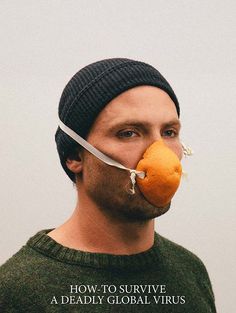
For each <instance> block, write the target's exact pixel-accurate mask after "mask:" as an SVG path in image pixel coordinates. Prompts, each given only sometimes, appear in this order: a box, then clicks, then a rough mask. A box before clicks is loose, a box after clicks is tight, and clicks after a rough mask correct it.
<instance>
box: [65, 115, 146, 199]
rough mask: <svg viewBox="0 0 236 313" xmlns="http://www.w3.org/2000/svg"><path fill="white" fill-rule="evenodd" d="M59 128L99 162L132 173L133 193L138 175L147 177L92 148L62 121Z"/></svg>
mask: <svg viewBox="0 0 236 313" xmlns="http://www.w3.org/2000/svg"><path fill="white" fill-rule="evenodd" d="M59 127H60V128H61V129H62V130H63V131H64V132H65V133H66V134H67V135H68V136H70V137H71V138H73V139H74V140H75V141H76V142H78V143H79V144H80V145H81V146H82V147H84V148H85V149H86V150H87V151H89V152H90V153H92V154H93V155H94V156H95V157H97V158H98V159H99V160H101V161H103V162H105V163H106V164H108V165H111V166H115V167H118V168H120V169H123V170H127V171H129V172H130V179H131V182H132V189H130V190H131V192H132V193H135V191H134V186H135V183H136V180H135V177H136V175H138V176H139V177H140V178H144V177H145V173H144V172H142V171H136V170H134V169H130V168H127V167H125V166H123V165H122V164H120V163H119V162H116V161H115V160H113V159H111V158H109V157H108V156H107V155H105V154H104V153H102V152H101V151H99V150H98V149H96V148H95V147H94V146H92V145H91V144H90V143H89V142H87V141H86V140H84V138H82V137H81V136H79V135H78V134H77V133H76V132H74V131H73V130H72V129H70V128H69V127H68V126H66V125H65V124H64V123H63V122H62V121H61V120H59Z"/></svg>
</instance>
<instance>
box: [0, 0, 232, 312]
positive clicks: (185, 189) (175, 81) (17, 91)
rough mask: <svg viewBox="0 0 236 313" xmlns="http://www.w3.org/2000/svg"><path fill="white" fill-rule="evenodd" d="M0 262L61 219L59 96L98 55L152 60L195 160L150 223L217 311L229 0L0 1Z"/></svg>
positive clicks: (71, 192) (71, 195)
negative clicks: (187, 253) (192, 262)
mask: <svg viewBox="0 0 236 313" xmlns="http://www.w3.org/2000/svg"><path fill="white" fill-rule="evenodd" d="M0 12H1V25H0V32H1V34H0V35H1V49H0V57H1V75H0V79H1V85H0V92H1V93H0V95H1V96H0V103H1V104H0V105H1V114H0V123H1V135H0V138H1V150H0V158H1V162H0V164H1V175H0V180H1V182H0V183H1V185H0V187H1V207H0V209H1V219H0V229H1V236H0V251H1V259H0V261H1V263H3V262H4V261H5V260H6V259H8V258H9V257H10V256H11V255H12V254H13V253H15V252H16V251H17V250H18V249H20V247H21V246H22V245H23V244H24V243H25V242H26V240H28V238H29V237H30V236H32V235H34V234H35V233H36V232H37V231H38V230H40V229H44V228H53V227H56V226H58V225H59V224H61V223H63V222H64V221H65V219H67V218H68V217H69V216H70V214H71V213H72V211H73V209H74V207H75V201H76V192H75V189H73V186H72V183H71V182H70V180H69V179H68V178H67V176H66V175H65V174H64V172H63V170H62V168H61V167H60V163H59V158H58V156H57V152H56V145H55V142H54V133H55V131H56V128H57V106H58V101H59V98H60V95H61V92H62V90H63V88H64V86H65V84H66V83H67V81H68V80H69V79H70V78H71V77H72V75H73V74H75V72H77V70H79V69H80V68H81V67H83V66H85V65H87V64H88V63H91V62H94V61H97V60H100V59H103V58H108V57H128V58H133V59H138V60H142V61H146V62H148V63H150V64H152V65H154V66H155V67H157V68H158V69H159V70H160V71H161V73H162V74H163V75H164V76H165V77H166V78H167V80H169V82H170V83H171V85H172V87H173V89H174V90H175V92H176V94H177V96H178V99H179V102H180V108H181V116H180V118H181V122H182V125H183V127H182V140H183V141H184V142H185V143H187V144H189V145H191V147H192V148H193V150H194V152H195V155H194V156H193V157H190V158H189V159H185V160H184V161H183V167H184V169H185V170H186V171H188V174H189V178H188V180H183V181H182V184H181V187H180V189H179V191H178V192H177V194H176V196H175V198H174V200H173V202H172V208H171V210H170V211H169V212H168V213H167V214H166V215H164V216H162V217H160V218H159V219H158V220H157V221H156V230H157V231H158V232H159V233H160V234H162V235H164V236H166V237H167V238H169V239H171V240H173V241H175V242H177V243H179V244H181V245H183V246H184V247H186V248H188V249H189V250H191V251H193V252H194V253H196V254H197V255H198V256H199V257H200V258H201V259H202V260H203V262H204V263H205V265H206V267H207V269H208V272H209V275H210V278H211V281H212V284H213V289H214V293H215V297H216V304H217V308H218V312H234V311H235V304H234V300H233V299H234V297H235V278H236V277H235V273H236V266H235V261H236V260H235V246H236V243H235V228H236V225H235V216H236V213H235V212H234V210H235V207H236V205H235V204H236V203H235V190H236V188H235V187H236V186H235V167H236V165H235V164H236V162H235V157H236V155H235V152H236V142H235V133H236V127H235V106H236V103H235V101H236V88H235V80H236V66H235V65H236V61H235V55H236V34H235V29H236V28H235V27H236V22H235V13H236V4H235V1H233V0H232V1H230V0H224V1H219V0H218V1H216V0H214V1H213V0H212V1H203V0H198V1H190V0H169V1H166V0H165V1H164V0H163V1H162V0H155V1H154V0H153V1H152V0H149V1H146V2H145V1H142V0H136V1H135V0H129V1H125V0H120V1H109V0H98V1H97V0H94V1H91V0H90V1H88V0H86V1H83V0H77V1H71V0H67V1H65V0H64V1H59V0H57V1H56V0H55V1H42V0H37V1H36V0H35V1H32V0H31V1H26V0H22V1H3V0H2V1H0Z"/></svg>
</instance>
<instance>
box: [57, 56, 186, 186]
mask: <svg viewBox="0 0 236 313" xmlns="http://www.w3.org/2000/svg"><path fill="white" fill-rule="evenodd" d="M141 85H149V86H156V87H158V88H160V89H162V90H164V91H165V92H167V94H168V95H169V96H170V98H171V99H172V100H173V102H174V104H175V106H176V110H177V114H178V116H179V115H180V108H179V103H178V99H177V97H176V95H175V93H174V91H173V89H172V88H171V86H170V84H169V83H168V82H167V80H166V79H165V78H164V77H163V76H162V75H161V73H160V72H159V71H158V70H157V69H155V68H154V67H153V66H151V65H149V64H147V63H144V62H140V61H135V60H131V59H126V58H111V59H105V60H101V61H98V62H95V63H92V64H89V65H87V66H86V67H84V68H82V69H81V70H80V71H78V72H77V73H76V74H75V75H74V76H73V77H72V78H71V80H70V81H69V82H68V84H67V85H66V87H65V88H64V91H63V93H62V96H61V99H60V103H59V108H58V115H59V118H60V120H61V121H62V122H63V123H64V124H66V125H67V126H68V127H69V128H71V129H72V130H74V131H75V132H76V133H77V134H79V135H80V136H82V137H83V138H84V139H86V136H87V135H88V133H89V130H90V128H91V126H92V124H93V123H94V121H95V119H96V117H97V116H98V114H99V113H100V112H101V111H102V109H103V108H104V107H105V106H106V105H107V104H108V103H109V102H110V101H111V100H112V99H113V98H115V97H116V96H118V95H119V94H121V93H122V92H124V91H126V90H128V89H130V88H133V87H136V86H141ZM144 109H145V108H144ZM55 140H56V144H57V151H58V154H59V157H60V162H61V165H62V167H63V169H64V170H65V172H66V174H67V175H68V176H69V178H70V179H71V180H72V181H73V182H75V175H74V173H73V172H71V171H70V170H69V169H68V168H67V166H66V159H67V157H68V156H69V154H70V153H71V152H72V151H73V150H74V149H75V147H77V146H78V143H77V142H76V141H74V140H73V139H72V138H70V137H69V136H68V135H67V134H65V133H64V132H63V131H62V130H61V129H60V128H59V127H58V128H57V131H56V134H55Z"/></svg>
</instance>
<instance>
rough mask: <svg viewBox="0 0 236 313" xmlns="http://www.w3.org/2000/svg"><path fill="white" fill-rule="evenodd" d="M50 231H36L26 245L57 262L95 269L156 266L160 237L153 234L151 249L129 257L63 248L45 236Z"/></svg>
mask: <svg viewBox="0 0 236 313" xmlns="http://www.w3.org/2000/svg"><path fill="white" fill-rule="evenodd" d="M53 229H54V228H51V229H43V230H40V231H38V232H37V233H36V234H35V235H34V236H32V237H31V238H30V239H29V240H28V241H27V243H26V245H28V246H30V247H31V248H33V249H34V250H36V251H38V252H39V253H41V254H44V255H46V256H48V257H50V258H52V259H56V260H57V261H60V262H64V263H68V264H75V265H81V266H87V267H95V268H110V269H115V268H116V269H119V270H122V269H129V270H140V269H145V268H146V269H148V268H150V266H156V264H157V262H158V259H159V254H160V250H159V248H160V243H161V236H160V235H159V234H157V233H156V232H155V233H154V243H153V245H152V247H151V248H150V249H148V250H146V251H144V252H140V253H137V254H131V255H114V254H108V253H93V252H86V251H80V250H76V249H72V248H68V247H65V246H63V245H61V244H60V243H58V242H57V241H55V240H54V239H53V238H51V237H50V236H48V235H47V233H49V232H50V231H51V230H53Z"/></svg>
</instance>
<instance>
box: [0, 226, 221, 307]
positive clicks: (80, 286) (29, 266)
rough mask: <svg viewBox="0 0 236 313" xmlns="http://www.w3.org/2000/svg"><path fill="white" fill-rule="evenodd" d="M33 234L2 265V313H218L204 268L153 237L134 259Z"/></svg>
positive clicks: (176, 247) (42, 233)
mask: <svg viewBox="0 0 236 313" xmlns="http://www.w3.org/2000/svg"><path fill="white" fill-rule="evenodd" d="M51 230H52V229H44V230H41V231H39V232H37V233H36V234H35V235H34V236H32V237H31V238H30V239H29V240H28V241H27V243H26V245H24V246H23V247H22V248H21V249H20V250H19V251H18V252H17V253H16V254H14V255H13V256H12V257H11V258H10V259H9V260H7V261H6V262H5V263H4V264H3V265H2V266H1V267H0V312H9V313H10V312H22V313H23V312H24V313H26V312H30V313H33V312H39V313H41V312H82V313H84V312H91V313H96V312H103V313H106V312H122V313H123V312H124V313H125V312H148V313H150V312H160V313H162V312H163V313H164V312H168V313H177V312H181V313H211V312H216V308H215V303H214V295H213V291H212V286H211V283H210V280H209V277H208V273H207V271H206V268H205V266H204V265H203V263H202V261H201V260H200V259H199V258H198V257H197V256H196V255H194V254H193V253H191V252H189V251H188V250H186V249H185V248H183V247H181V246H180V245H177V244H175V243H174V242H171V241H170V240H168V239H166V238H164V237H162V236H161V235H159V234H157V233H155V240H154V244H153V246H152V247H151V248H150V249H149V250H147V251H145V252H142V253H138V254H133V255H112V254H104V253H90V252H83V251H79V250H75V249H70V248H67V247H65V246H62V245H61V244H59V243H57V242H56V241H55V240H53V239H52V238H51V237H49V236H48V235H47V233H48V232H49V231H51Z"/></svg>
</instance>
